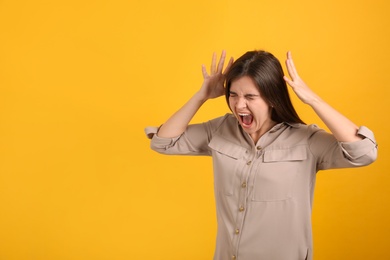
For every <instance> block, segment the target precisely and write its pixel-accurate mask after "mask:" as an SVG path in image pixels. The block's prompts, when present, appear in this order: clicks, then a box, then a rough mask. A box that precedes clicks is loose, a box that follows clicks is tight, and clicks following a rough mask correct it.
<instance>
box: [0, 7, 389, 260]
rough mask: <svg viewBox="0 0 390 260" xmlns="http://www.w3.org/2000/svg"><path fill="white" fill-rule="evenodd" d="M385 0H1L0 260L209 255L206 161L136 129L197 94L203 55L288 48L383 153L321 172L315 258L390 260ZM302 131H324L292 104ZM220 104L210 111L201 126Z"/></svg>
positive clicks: (211, 225) (312, 81)
mask: <svg viewBox="0 0 390 260" xmlns="http://www.w3.org/2000/svg"><path fill="white" fill-rule="evenodd" d="M389 13H390V4H389V2H388V1H386V0H371V1H368V0H366V1H363V0H357V1H356V0H355V1H351V0H347V1H340V0H329V1H311V0H302V1H290V0H281V1H272V0H267V1H265V0H252V1H250V0H239V1H238V0H236V1H233V0H228V1H222V0H215V1H209V0H197V1H183V0H180V1H179V0H164V1H163V0H151V1H135V0H129V1H125V0H111V1H109V0H101V1H92V0H88V1H87V0H85V1H80V0H77V1H76V0H67V1H65V0H59V1H49V0H46V1H44V0H36V1H18V0H12V1H11V0H1V1H0V259H1V260H13V259H26V260H27V259H28V260H29V259H58V260H62V259H72V260H73V259H75V260H78V259H107V260H111V259H112V260H120V259H162V260H165V259H167V260H168V259H169V260H176V259H177V260H182V259H211V258H212V255H213V250H214V242H215V232H216V217H215V211H214V197H213V180H212V170H211V167H212V166H211V160H210V158H206V157H176V156H171V157H169V156H162V155H159V154H157V153H155V152H152V151H151V150H150V149H149V141H148V140H147V139H146V137H145V136H144V133H143V128H144V127H145V126H147V125H159V124H161V123H162V122H164V120H165V119H166V118H167V117H168V116H169V115H170V114H171V113H173V112H174V111H175V110H176V109H177V108H179V107H180V106H181V105H182V104H183V103H184V102H185V101H186V100H187V99H188V98H189V97H190V96H191V95H192V93H194V92H195V91H197V89H198V88H199V86H200V85H201V82H202V75H201V64H202V63H205V64H207V65H209V61H210V57H211V54H212V52H213V51H216V52H218V53H220V52H221V50H222V49H226V50H227V52H228V55H229V56H234V57H236V58H237V57H239V56H240V55H241V54H243V53H244V52H245V51H247V50H253V49H266V50H268V51H270V52H272V53H274V54H275V55H276V56H277V57H278V58H279V59H280V60H281V61H282V62H283V61H284V57H285V52H286V51H287V50H291V51H292V52H293V55H294V57H295V63H296V66H297V67H298V70H299V72H300V75H301V76H302V77H303V78H304V79H305V81H306V82H307V83H308V84H309V85H310V86H311V87H312V88H313V89H314V90H315V91H316V92H317V93H318V94H320V95H321V96H322V97H323V98H324V99H325V100H327V101H328V102H329V103H330V104H332V105H333V106H334V107H336V108H337V109H338V110H340V111H342V112H343V113H344V114H345V115H347V116H348V117H350V118H351V119H352V120H353V121H354V122H356V123H357V124H359V125H361V124H364V125H366V126H368V127H370V128H371V129H372V130H373V131H374V132H375V134H376V138H377V140H378V143H379V158H378V160H377V162H375V163H374V164H373V165H371V166H368V167H365V168H359V169H344V170H332V171H327V172H321V173H319V175H318V181H317V187H316V192H315V203H314V209H313V232H314V244H315V248H314V251H315V259H316V260H329V259H332V260H337V259H343V260H345V259H355V260H356V259H390V253H389V250H388V244H389V239H388V235H389V233H390V224H389V219H390V206H389V205H390V203H389V201H390V194H389V192H388V190H389V185H390V178H389V175H388V172H389V168H390V165H389V159H388V158H389V156H390V149H389V145H390V140H389V132H390V131H389V130H390V127H389V125H390V124H389V112H390V111H389V102H390V101H389V98H390V96H389V60H390V55H389V54H390V50H389V46H390V36H389V35H390V29H389V28H390V19H389ZM293 102H294V104H295V106H296V108H297V110H298V112H299V113H300V115H301V116H302V118H303V119H304V120H305V121H306V122H308V123H317V124H319V125H320V126H322V127H324V125H323V124H322V123H321V122H320V120H319V119H318V118H317V117H316V115H315V114H314V113H313V112H312V111H311V110H310V109H309V108H308V107H307V106H305V105H303V104H301V103H300V102H299V100H297V99H296V98H295V96H294V97H293ZM227 111H228V109H227V106H226V104H225V102H224V100H223V98H222V99H219V100H215V101H212V102H208V103H207V104H206V105H205V106H204V107H203V108H202V109H201V111H200V112H199V113H198V115H197V116H196V117H195V118H194V122H201V121H205V120H208V119H210V118H213V117H216V116H219V115H223V114H224V113H226V112H227Z"/></svg>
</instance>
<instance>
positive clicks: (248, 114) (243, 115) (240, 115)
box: [238, 113, 250, 116]
mask: <svg viewBox="0 0 390 260" xmlns="http://www.w3.org/2000/svg"><path fill="white" fill-rule="evenodd" d="M238 115H239V116H249V115H250V114H240V113H238Z"/></svg>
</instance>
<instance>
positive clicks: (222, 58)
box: [217, 50, 226, 73]
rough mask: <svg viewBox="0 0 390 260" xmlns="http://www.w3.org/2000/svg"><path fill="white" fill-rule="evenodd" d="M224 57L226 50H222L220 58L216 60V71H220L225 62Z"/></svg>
mask: <svg viewBox="0 0 390 260" xmlns="http://www.w3.org/2000/svg"><path fill="white" fill-rule="evenodd" d="M225 57H226V51H225V50H223V51H222V54H221V58H220V59H219V62H218V68H217V73H222V69H223V65H224V64H225Z"/></svg>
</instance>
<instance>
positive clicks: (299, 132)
mask: <svg viewBox="0 0 390 260" xmlns="http://www.w3.org/2000/svg"><path fill="white" fill-rule="evenodd" d="M283 125H284V128H282V129H283V130H282V133H281V135H280V136H279V139H281V140H282V141H283V142H287V143H290V142H292V143H308V142H310V141H311V140H312V139H328V138H330V137H331V136H332V135H331V134H329V133H327V132H326V131H325V130H323V129H321V128H320V127H318V126H317V125H315V124H310V125H305V124H299V123H295V124H292V123H283Z"/></svg>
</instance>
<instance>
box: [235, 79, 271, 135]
mask: <svg viewBox="0 0 390 260" xmlns="http://www.w3.org/2000/svg"><path fill="white" fill-rule="evenodd" d="M229 106H230V109H231V110H232V111H233V114H234V115H235V116H236V118H237V120H238V122H239V123H240V125H241V126H242V128H243V129H244V131H245V132H246V133H248V134H249V135H250V136H251V137H252V139H253V140H254V141H255V142H257V141H258V140H259V138H260V137H261V135H263V134H264V133H265V132H266V131H268V130H269V129H270V128H271V127H272V126H273V125H274V122H273V121H272V120H271V107H270V106H269V105H268V104H267V102H265V100H264V99H263V98H262V97H261V95H260V92H259V90H258V88H257V87H256V85H255V83H254V81H253V80H252V79H251V78H250V77H248V76H244V77H241V78H238V79H236V80H234V81H233V82H232V83H231V85H230V93H229Z"/></svg>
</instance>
